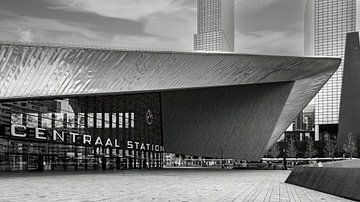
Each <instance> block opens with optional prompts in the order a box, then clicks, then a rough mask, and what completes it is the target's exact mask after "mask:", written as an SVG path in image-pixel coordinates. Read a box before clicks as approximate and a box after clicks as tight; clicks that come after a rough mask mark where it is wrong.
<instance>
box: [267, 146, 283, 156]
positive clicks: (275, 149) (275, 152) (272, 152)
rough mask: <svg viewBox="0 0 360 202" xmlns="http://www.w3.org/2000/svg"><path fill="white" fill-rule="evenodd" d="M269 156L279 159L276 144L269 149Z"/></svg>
mask: <svg viewBox="0 0 360 202" xmlns="http://www.w3.org/2000/svg"><path fill="white" fill-rule="evenodd" d="M269 154H270V156H272V157H273V158H277V157H279V155H280V152H279V146H278V144H277V143H275V144H274V145H273V146H272V147H271V149H270V151H269Z"/></svg>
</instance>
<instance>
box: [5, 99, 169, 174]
mask: <svg viewBox="0 0 360 202" xmlns="http://www.w3.org/2000/svg"><path fill="white" fill-rule="evenodd" d="M0 112H1V113H0V114H1V116H0V171H32V170H34V171H35V170H39V171H47V170H98V169H104V170H110V169H132V168H144V169H149V168H161V167H162V166H163V165H162V161H161V159H162V157H163V151H164V147H163V137H162V129H161V109H160V93H144V94H131V95H130V94H126V95H106V96H105V95H102V96H79V97H71V98H61V99H38V100H36V99H33V100H16V101H5V102H0Z"/></svg>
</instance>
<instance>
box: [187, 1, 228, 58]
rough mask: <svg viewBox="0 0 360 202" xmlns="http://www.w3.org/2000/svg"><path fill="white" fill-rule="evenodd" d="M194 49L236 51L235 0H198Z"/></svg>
mask: <svg viewBox="0 0 360 202" xmlns="http://www.w3.org/2000/svg"><path fill="white" fill-rule="evenodd" d="M197 9H198V13H197V34H195V35H194V50H204V51H234V0H198V1H197Z"/></svg>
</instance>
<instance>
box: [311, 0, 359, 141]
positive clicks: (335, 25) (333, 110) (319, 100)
mask: <svg viewBox="0 0 360 202" xmlns="http://www.w3.org/2000/svg"><path fill="white" fill-rule="evenodd" d="M359 25H360V0H308V1H307V5H306V11H305V54H306V55H316V56H335V57H341V58H342V59H343V58H344V50H345V39H346V33H348V32H354V31H356V30H357V29H358V28H359V27H360V26H359ZM342 75H343V62H342V63H341V65H340V67H339V69H338V71H337V72H336V73H335V74H334V75H333V76H332V77H331V78H330V80H329V81H328V82H327V83H326V84H325V86H324V87H323V88H322V89H321V90H320V92H319V93H318V94H317V95H316V97H315V140H319V139H321V138H322V137H323V136H330V135H336V134H337V131H338V123H339V108H340V96H341V84H342Z"/></svg>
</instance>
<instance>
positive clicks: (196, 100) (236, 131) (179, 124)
mask: <svg viewBox="0 0 360 202" xmlns="http://www.w3.org/2000/svg"><path fill="white" fill-rule="evenodd" d="M292 86H293V82H283V83H269V84H259V85H242V86H229V87H217V88H202V89H191V90H178V91H168V92H162V93H161V106H162V109H161V110H162V122H163V136H164V137H163V138H164V147H165V150H166V151H167V152H174V153H178V154H192V155H198V156H205V157H226V158H240V159H246V160H259V159H260V158H261V157H262V155H263V154H264V153H265V152H266V151H265V150H266V146H267V144H268V142H269V140H270V137H271V134H272V133H273V130H274V128H275V125H276V123H277V122H278V119H279V117H280V114H281V112H282V110H283V107H284V105H285V103H286V101H287V99H288V96H289V93H290V91H291V89H292Z"/></svg>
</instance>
